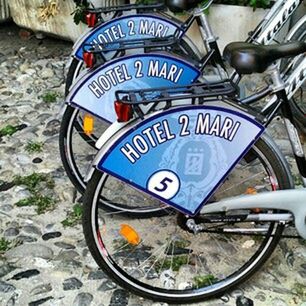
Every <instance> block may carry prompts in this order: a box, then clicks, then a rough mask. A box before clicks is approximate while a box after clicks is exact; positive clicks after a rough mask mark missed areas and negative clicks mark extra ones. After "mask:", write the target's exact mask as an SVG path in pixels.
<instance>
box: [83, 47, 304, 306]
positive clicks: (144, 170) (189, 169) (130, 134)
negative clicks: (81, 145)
mask: <svg viewBox="0 0 306 306" xmlns="http://www.w3.org/2000/svg"><path fill="white" fill-rule="evenodd" d="M305 52H306V43H301V42H300V43H291V44H285V45H279V46H257V45H251V44H245V43H232V44H230V45H228V46H227V47H226V49H225V52H224V55H225V58H226V59H227V60H228V62H229V63H230V64H231V66H232V67H233V68H235V69H236V71H237V72H238V73H239V74H252V73H255V72H257V73H262V72H264V71H266V73H268V75H269V77H270V83H269V84H268V85H267V87H266V88H265V89H263V90H261V91H260V92H257V93H255V94H254V95H252V96H250V97H248V98H245V99H244V100H240V99H239V98H238V97H237V96H233V93H235V88H234V89H233V87H235V84H233V82H232V80H227V81H222V82H218V83H212V84H203V83H198V84H191V85H187V86H177V87H170V88H165V87H163V88H153V89H152V88H149V89H142V90H139V89H134V90H120V91H118V92H117V94H116V102H115V109H116V114H117V118H118V122H116V123H114V124H113V125H112V126H111V127H110V128H109V129H108V130H107V131H106V133H105V134H107V136H105V135H102V137H101V139H100V140H99V141H98V142H99V146H100V151H99V153H98V154H97V156H96V158H95V160H94V163H93V165H92V169H91V171H90V173H89V174H88V177H87V179H90V181H89V182H88V185H87V189H86V192H85V195H84V203H83V205H84V214H83V229H84V234H85V238H86V242H87V245H88V247H89V250H90V252H91V254H92V256H93V257H94V259H95V261H96V262H97V264H98V265H99V266H100V267H101V268H102V269H103V270H104V271H105V272H106V273H107V274H108V275H109V276H110V277H111V278H112V279H113V280H114V281H116V282H117V283H118V284H120V286H122V287H124V288H126V289H127V290H129V291H132V292H133V293H136V294H138V295H141V296H143V297H146V298H149V299H153V300H159V301H163V302H168V303H175V302H178V301H179V303H191V302H198V301H202V300H204V299H207V298H211V297H213V296H219V295H221V294H222V293H224V292H225V291H227V290H229V289H231V288H233V287H234V286H236V285H238V284H239V283H241V282H243V281H245V280H246V279H248V278H249V277H251V275H253V274H254V273H255V272H256V271H257V270H258V269H259V268H260V267H261V266H262V265H263V263H264V262H265V261H266V260H267V259H268V258H269V257H270V255H271V254H272V252H273V250H274V249H275V247H276V246H277V244H278V242H279V240H280V238H281V237H282V232H283V230H284V227H285V226H287V225H288V224H292V221H293V220H294V221H295V225H296V228H297V229H298V232H299V233H300V234H301V235H302V237H304V238H306V222H305V217H306V207H305V205H303V204H305V203H304V202H305V199H306V189H302V190H297V191H294V190H290V191H277V190H282V189H290V188H292V182H291V179H290V176H288V172H287V170H286V163H285V162H284V159H283V157H282V155H281V154H280V153H279V151H278V149H277V147H275V145H273V142H272V143H271V140H270V139H269V137H267V135H265V134H264V131H265V129H266V127H267V126H268V125H269V123H270V122H271V120H272V119H273V118H274V117H275V115H276V114H278V113H279V112H280V113H281V115H282V117H283V118H284V121H285V124H286V127H287V130H288V135H289V138H290V140H291V143H292V149H293V151H294V154H295V158H296V163H297V165H298V168H299V171H300V173H301V175H302V177H303V178H304V179H303V180H304V185H305V186H306V179H305V178H306V159H305V156H304V154H303V149H302V146H301V144H300V142H299V141H298V136H297V133H296V123H295V121H294V120H293V115H292V111H291V107H290V104H289V99H288V94H289V95H290V90H289V89H288V85H289V84H285V82H284V81H283V79H282V78H281V76H280V73H279V71H278V69H277V67H276V66H275V65H273V62H274V61H275V60H278V59H280V58H282V57H286V56H291V57H293V56H298V55H299V54H303V53H305ZM303 68H305V67H304V66H303V62H301V63H300V64H299V65H298V66H297V67H296V68H295V70H294V72H293V76H298V75H300V72H301V69H303ZM289 86H290V85H289ZM263 97H270V103H269V105H270V106H269V108H266V109H265V110H263V111H262V112H261V113H258V112H255V111H254V109H253V108H251V107H250V106H248V105H249V104H250V103H254V102H256V101H258V100H259V99H261V98H263ZM275 98H276V99H275ZM177 100H179V101H181V104H180V105H178V103H177ZM244 102H245V103H244ZM143 104H145V105H146V106H150V111H149V112H143V109H142V105H143ZM250 148H251V149H250ZM241 158H242V159H241ZM107 177H110V178H111V180H112V181H113V183H112V184H111V185H110V186H109V187H108V188H107V186H106V185H105V181H106V178H107ZM116 184H117V185H116ZM114 186H117V187H114ZM117 188H118V189H117ZM272 192H274V193H272ZM241 195H245V196H244V197H241ZM105 196H107V198H109V199H111V198H112V196H113V198H114V199H116V200H117V201H118V200H120V201H121V202H122V203H125V205H129V202H130V201H132V200H133V199H135V198H136V199H139V201H142V203H147V204H148V205H150V203H155V205H158V204H159V203H160V202H162V203H165V204H166V205H167V207H168V206H171V207H172V209H170V210H168V211H166V210H165V211H164V212H165V214H164V216H159V217H156V216H147V218H145V219H143V218H135V217H134V218H129V217H128V216H127V215H126V214H125V213H124V212H123V211H121V212H120V211H117V212H105V211H104V210H103V209H101V207H100V206H99V199H100V198H101V197H105ZM235 196H236V197H235ZM237 196H238V197H237ZM231 197H233V198H231ZM126 202H127V203H126ZM288 211H289V212H290V213H288Z"/></svg>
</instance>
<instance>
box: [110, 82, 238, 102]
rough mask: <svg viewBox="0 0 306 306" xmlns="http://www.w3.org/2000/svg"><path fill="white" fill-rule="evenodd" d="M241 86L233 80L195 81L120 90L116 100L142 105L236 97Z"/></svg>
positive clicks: (117, 92)
mask: <svg viewBox="0 0 306 306" xmlns="http://www.w3.org/2000/svg"><path fill="white" fill-rule="evenodd" d="M238 92H239V88H238V86H237V85H236V84H234V83H233V82H232V81H231V80H224V81H220V82H214V83H194V84H191V85H186V86H173V87H159V88H153V89H152V88H150V89H141V90H139V89H137V90H118V91H116V100H117V101H118V102H121V103H124V104H132V105H140V104H149V103H156V104H158V103H160V102H171V101H173V100H176V101H177V100H185V99H193V100H194V99H204V98H213V97H216V98H220V99H222V98H223V97H236V95H237V94H238Z"/></svg>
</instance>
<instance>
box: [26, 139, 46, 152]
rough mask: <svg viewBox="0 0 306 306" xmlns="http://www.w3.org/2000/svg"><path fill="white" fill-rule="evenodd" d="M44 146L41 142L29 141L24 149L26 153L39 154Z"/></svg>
mask: <svg viewBox="0 0 306 306" xmlns="http://www.w3.org/2000/svg"><path fill="white" fill-rule="evenodd" d="M43 146H44V144H43V143H42V142H35V141H29V142H28V143H27V145H26V147H25V150H26V151H27V152H28V153H40V152H42V150H43Z"/></svg>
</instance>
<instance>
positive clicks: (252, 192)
mask: <svg viewBox="0 0 306 306" xmlns="http://www.w3.org/2000/svg"><path fill="white" fill-rule="evenodd" d="M245 194H257V190H256V189H255V188H253V187H249V188H248V189H247V190H246V192H245Z"/></svg>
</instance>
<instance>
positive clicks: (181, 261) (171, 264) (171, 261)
mask: <svg viewBox="0 0 306 306" xmlns="http://www.w3.org/2000/svg"><path fill="white" fill-rule="evenodd" d="M187 264H188V256H187V255H178V256H172V257H171V258H166V259H162V260H160V261H158V262H157V263H156V271H157V272H159V273H160V272H162V271H164V270H169V269H171V270H172V271H174V272H178V271H179V270H180V268H181V266H183V265H187Z"/></svg>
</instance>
